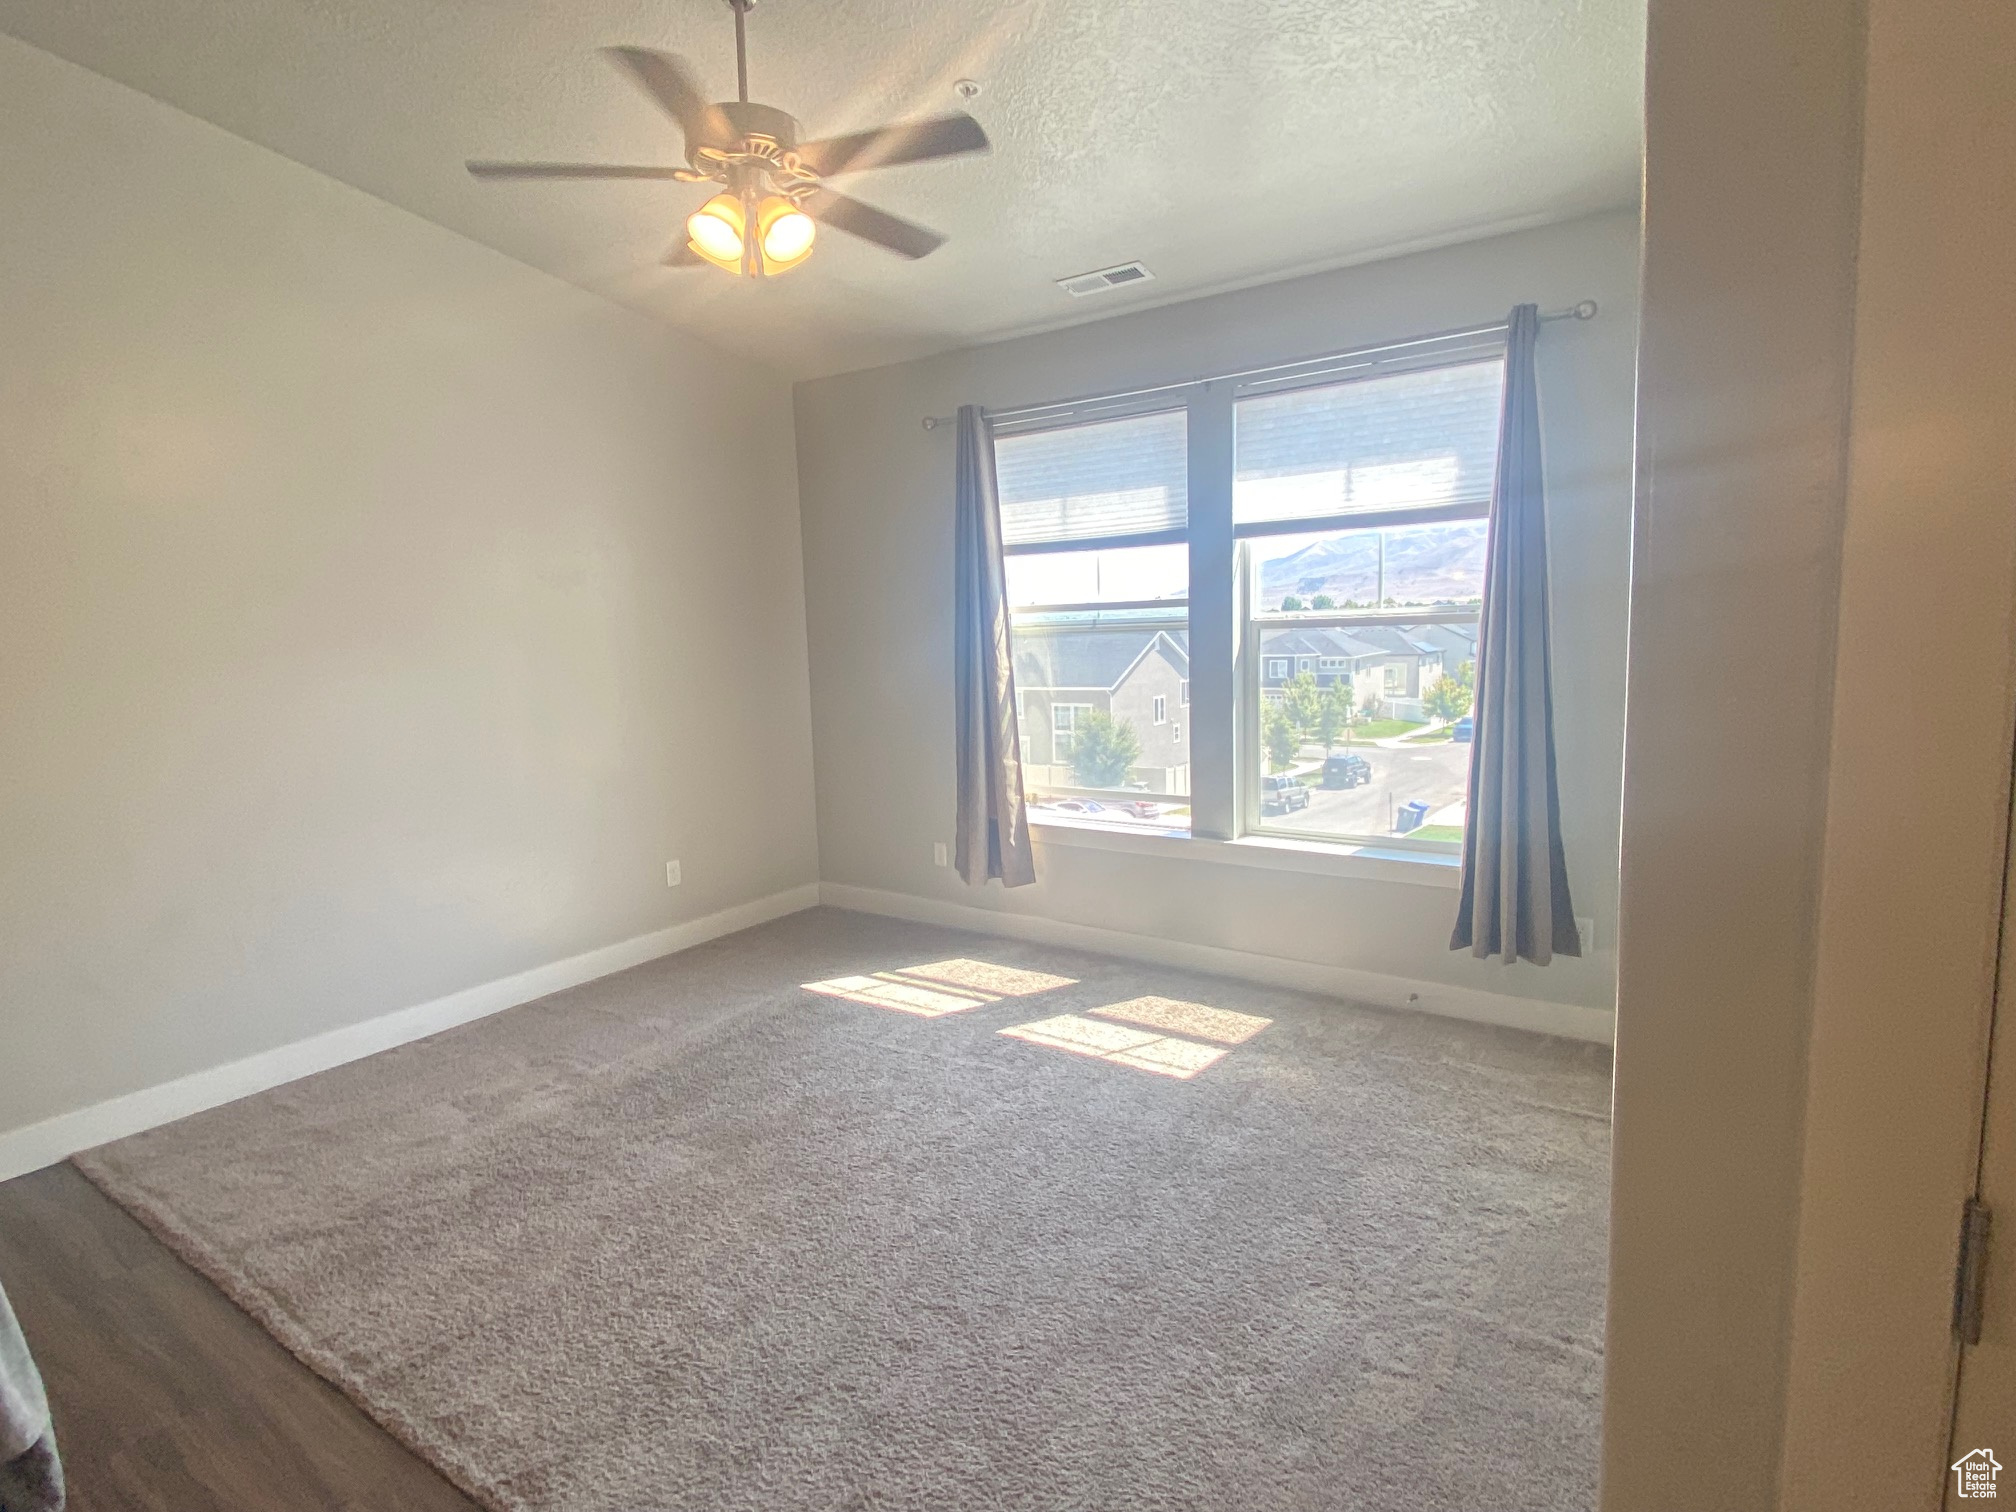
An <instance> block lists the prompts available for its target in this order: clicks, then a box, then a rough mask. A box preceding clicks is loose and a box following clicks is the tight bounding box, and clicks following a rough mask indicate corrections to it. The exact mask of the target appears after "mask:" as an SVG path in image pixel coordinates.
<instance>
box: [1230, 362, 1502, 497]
mask: <svg viewBox="0 0 2016 1512" xmlns="http://www.w3.org/2000/svg"><path fill="white" fill-rule="evenodd" d="M1504 386H1505V362H1504V359H1503V358H1502V357H1493V358H1490V359H1488V360H1486V361H1481V362H1464V363H1459V364H1455V365H1453V366H1449V367H1437V368H1421V369H1415V370H1412V371H1408V372H1401V373H1388V374H1383V375H1381V376H1377V377H1369V378H1356V379H1351V380H1349V381H1346V382H1343V383H1326V384H1323V385H1321V386H1320V387H1315V388H1299V389H1292V390H1289V391H1286V392H1283V393H1273V394H1255V395H1251V396H1248V397H1246V398H1242V399H1240V400H1238V401H1237V403H1236V404H1235V405H1234V407H1233V408H1234V415H1235V432H1234V435H1235V443H1236V457H1237V461H1236V473H1235V477H1234V481H1233V489H1232V519H1233V522H1234V524H1235V525H1257V524H1267V523H1273V522H1278V521H1282V520H1300V519H1313V518H1321V517H1324V516H1332V515H1343V514H1360V513H1370V512H1373V511H1377V510H1388V509H1432V508H1439V507H1445V506H1451V505H1476V506H1478V508H1479V510H1480V511H1481V510H1482V509H1483V508H1485V507H1487V506H1488V505H1489V504H1490V502H1491V484H1492V477H1493V474H1494V472H1495V471H1496V468H1497V463H1498V423H1499V408H1500V405H1501V401H1502V398H1503V394H1504Z"/></svg>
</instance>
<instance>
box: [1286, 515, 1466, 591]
mask: <svg viewBox="0 0 2016 1512" xmlns="http://www.w3.org/2000/svg"><path fill="white" fill-rule="evenodd" d="M1489 532H1490V526H1489V525H1488V524H1487V522H1485V521H1483V520H1464V521H1460V522H1458V523H1456V524H1451V525H1402V526H1397V527H1395V528H1393V529H1391V530H1387V531H1384V532H1381V531H1372V530H1367V531H1352V532H1349V533H1347V534H1342V535H1334V536H1324V537H1320V538H1318V539H1317V540H1314V541H1312V542H1310V543H1309V544H1308V545H1307V546H1304V547H1303V548H1302V549H1301V550H1299V551H1294V552H1291V553H1289V554H1288V555H1287V556H1282V557H1276V558H1274V559H1273V560H1272V561H1268V562H1263V563H1262V564H1261V567H1260V606H1259V607H1260V608H1261V609H1263V610H1273V609H1279V608H1280V607H1281V600H1282V599H1283V598H1285V597H1287V596H1288V595H1290V594H1293V595H1295V596H1297V597H1299V598H1300V599H1301V600H1302V601H1303V603H1304V604H1307V603H1308V601H1309V600H1310V599H1311V598H1312V597H1314V596H1315V595H1316V594H1319V593H1327V594H1328V595H1329V596H1330V597H1331V598H1332V599H1334V600H1335V601H1336V603H1337V605H1338V607H1339V608H1342V607H1343V606H1344V605H1345V604H1347V603H1354V602H1355V603H1357V604H1361V605H1368V606H1369V605H1373V604H1377V603H1379V602H1381V600H1382V599H1391V600H1393V601H1395V602H1396V603H1400V604H1452V603H1454V604H1467V603H1471V602H1473V601H1475V600H1476V598H1477V597H1478V596H1479V594H1481V593H1482V591H1483V585H1484V549H1485V543H1486V540H1487V538H1488V536H1489ZM1382 534H1383V535H1384V536H1385V538H1386V573H1385V592H1384V593H1383V594H1382V593H1381V592H1380V575H1379V537H1380V536H1381V535H1382Z"/></svg>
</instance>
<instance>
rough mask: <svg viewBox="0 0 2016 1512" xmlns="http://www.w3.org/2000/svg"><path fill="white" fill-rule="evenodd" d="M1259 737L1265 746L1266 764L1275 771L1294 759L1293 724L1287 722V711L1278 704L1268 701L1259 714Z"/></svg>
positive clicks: (1294, 739)
mask: <svg viewBox="0 0 2016 1512" xmlns="http://www.w3.org/2000/svg"><path fill="white" fill-rule="evenodd" d="M1260 739H1261V740H1262V741H1263V742H1264V743H1265V744H1266V747H1267V764H1268V765H1269V766H1271V767H1272V768H1273V769H1274V770H1275V771H1277V772H1278V771H1281V770H1282V769H1283V768H1285V767H1287V766H1288V765H1289V764H1290V763H1291V762H1293V761H1294V760H1295V746H1296V738H1295V726H1294V725H1293V724H1291V723H1290V722H1289V719H1288V711H1287V710H1286V709H1284V708H1282V707H1281V705H1280V704H1278V703H1270V704H1269V705H1267V708H1266V711H1265V712H1264V713H1263V714H1261V716H1260Z"/></svg>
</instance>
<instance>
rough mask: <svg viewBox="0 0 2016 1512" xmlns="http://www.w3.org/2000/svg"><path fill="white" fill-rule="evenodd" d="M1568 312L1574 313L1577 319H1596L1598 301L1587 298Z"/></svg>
mask: <svg viewBox="0 0 2016 1512" xmlns="http://www.w3.org/2000/svg"><path fill="white" fill-rule="evenodd" d="M1568 313H1569V314H1570V315H1573V316H1574V317H1575V318H1576V319H1577V320H1594V319H1595V318H1596V301H1595V300H1593V299H1585V300H1583V301H1582V302H1581V303H1579V304H1577V305H1576V306H1575V307H1574V308H1573V309H1572V310H1570V311H1569V312H1568Z"/></svg>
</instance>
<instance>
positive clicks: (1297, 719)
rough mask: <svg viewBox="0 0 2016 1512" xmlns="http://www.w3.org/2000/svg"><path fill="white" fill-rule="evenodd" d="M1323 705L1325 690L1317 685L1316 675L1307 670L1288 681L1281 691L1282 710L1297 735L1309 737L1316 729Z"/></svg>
mask: <svg viewBox="0 0 2016 1512" xmlns="http://www.w3.org/2000/svg"><path fill="white" fill-rule="evenodd" d="M1322 705H1323V690H1322V689H1321V688H1319V687H1318V686H1317V685H1316V674H1315V673H1313V672H1310V671H1308V670H1307V669H1306V668H1305V669H1304V670H1302V671H1300V672H1297V673H1296V674H1295V675H1294V676H1293V677H1291V678H1289V679H1288V682H1287V685H1286V686H1285V687H1283V688H1282V689H1281V708H1282V711H1283V712H1284V713H1285V714H1287V716H1288V723H1289V724H1290V725H1291V726H1293V728H1294V730H1295V733H1296V734H1297V735H1298V736H1300V735H1307V734H1309V733H1310V732H1311V731H1312V730H1314V729H1315V728H1316V720H1317V713H1318V711H1319V710H1320V709H1321V708H1322Z"/></svg>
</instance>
